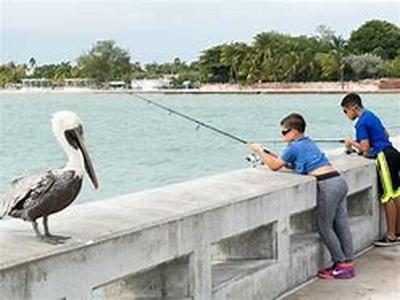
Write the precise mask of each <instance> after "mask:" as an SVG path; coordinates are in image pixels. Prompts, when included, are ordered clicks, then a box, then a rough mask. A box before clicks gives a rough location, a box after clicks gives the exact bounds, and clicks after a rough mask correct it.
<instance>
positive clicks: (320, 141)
mask: <svg viewBox="0 0 400 300" xmlns="http://www.w3.org/2000/svg"><path fill="white" fill-rule="evenodd" d="M395 128H400V125H394V126H390V127H386V128H385V129H387V130H392V129H395ZM312 140H313V141H314V142H316V143H342V144H343V143H344V142H345V139H334V138H332V139H312ZM260 142H263V143H269V144H279V143H286V142H285V141H283V140H280V139H269V140H261V141H260Z"/></svg>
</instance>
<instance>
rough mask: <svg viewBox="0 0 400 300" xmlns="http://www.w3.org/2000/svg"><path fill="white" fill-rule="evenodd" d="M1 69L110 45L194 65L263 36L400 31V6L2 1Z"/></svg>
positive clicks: (219, 0)
mask: <svg viewBox="0 0 400 300" xmlns="http://www.w3.org/2000/svg"><path fill="white" fill-rule="evenodd" d="M0 3H1V5H0V41H1V45H0V63H5V62H8V61H11V60H13V61H16V62H18V63H22V62H27V61H28V60H29V58H30V57H34V58H35V59H36V61H37V62H38V64H43V63H59V62H61V61H74V60H75V59H76V58H77V57H78V56H79V55H80V54H82V52H84V51H87V50H88V49H89V48H90V47H91V45H93V44H94V42H95V41H97V40H104V39H113V40H115V41H116V42H117V43H118V45H120V46H121V47H123V48H125V49H127V50H128V51H129V53H130V55H131V57H132V60H133V61H140V62H141V63H147V62H152V61H156V62H166V61H170V60H172V59H173V58H174V57H179V58H181V59H183V60H186V61H191V60H194V59H197V58H198V56H199V54H200V52H201V51H202V50H205V49H206V48H208V47H211V46H214V45H216V44H220V43H224V42H232V41H245V42H250V41H251V40H252V38H253V37H254V36H255V34H257V33H259V32H262V31H271V30H275V31H279V32H284V33H290V34H293V35H299V34H306V35H315V34H316V32H315V28H316V27H317V26H318V25H319V24H325V25H327V26H329V27H331V28H332V29H333V30H335V31H336V33H338V34H341V35H342V36H344V37H345V38H348V37H349V35H350V33H351V30H353V29H355V28H357V27H359V26H360V25H361V24H363V23H364V22H365V21H367V20H370V19H373V18H375V19H381V20H387V21H389V22H392V23H396V24H397V25H400V0H397V1H396V0H395V1H385V0H383V1H366V0H348V1H343V0H337V1H332V0H331V1H326V0H325V1H323V0H321V1H295V0H286V1H265V0H264V1H243V0H205V1H200V0H197V1H195V0H158V1H152V0H146V1H144V0H142V1H140V0H130V1H128V0H97V1H95V0H85V1H82V0H80V1H77V0H36V1H33V0H0Z"/></svg>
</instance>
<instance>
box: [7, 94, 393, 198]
mask: <svg viewBox="0 0 400 300" xmlns="http://www.w3.org/2000/svg"><path fill="white" fill-rule="evenodd" d="M146 97H149V98H150V99H153V100H157V101H159V102H161V103H163V104H165V105H168V106H170V107H173V108H175V109H177V110H179V111H181V112H184V113H187V114H189V115H191V116H194V117H197V118H199V119H201V120H203V121H205V122H209V123H211V124H213V125H214V126H217V127H219V128H221V129H224V130H226V131H229V132H231V133H233V134H236V135H238V136H240V137H242V138H243V139H245V140H262V139H270V138H279V126H278V123H279V120H280V119H281V117H283V116H284V115H286V114H288V113H290V112H294V111H296V112H300V113H302V114H303V115H304V116H305V118H306V120H307V122H308V128H307V131H308V134H309V135H310V136H313V137H318V138H342V137H346V136H351V135H352V132H353V129H352V123H350V122H349V121H348V120H347V119H346V118H345V116H344V115H343V113H342V112H341V109H340V108H339V107H338V105H337V104H338V102H339V101H340V98H341V95H339V94H338V95H169V96H167V95H147V96H146ZM363 99H364V102H365V104H366V105H367V106H368V107H369V108H371V109H372V110H374V111H375V112H377V113H378V114H379V115H380V116H381V117H382V119H383V120H384V123H385V125H386V126H393V125H398V124H399V123H400V118H399V116H400V95H398V94H397V95H393V94H392V95H364V96H363ZM65 109H68V110H72V111H75V112H77V113H78V114H79V115H80V117H81V118H82V120H83V122H84V124H85V130H86V139H87V143H88V145H87V146H88V149H89V153H90V154H91V157H92V159H93V163H94V167H95V169H96V171H97V175H98V178H99V182H100V190H98V191H96V192H93V191H92V190H91V189H90V187H89V184H88V181H85V186H84V190H83V192H82V193H81V195H80V196H79V200H78V201H79V202H85V201H92V200H99V199H104V198H107V197H110V196H115V195H119V194H124V193H129V192H133V191H138V190H143V189H149V188H153V187H157V186H162V185H166V184H169V183H174V182H180V181H183V180H188V179H193V178H197V177H202V176H206V175H211V174H216V173H221V172H226V171H229V170H234V169H240V168H247V167H251V166H250V165H249V164H248V163H247V162H246V161H245V160H244V157H245V156H246V155H247V149H246V147H244V146H243V145H242V144H239V143H237V142H235V141H233V140H230V139H228V138H226V137H223V136H220V135H217V134H216V133H214V132H211V131H209V130H207V129H204V128H203V129H200V130H196V126H195V125H194V124H192V123H189V122H188V121H186V120H183V119H180V118H178V117H176V116H174V115H168V113H166V112H164V111H161V110H159V109H158V108H156V107H154V106H151V105H148V104H146V103H144V102H141V101H139V100H135V98H134V97H133V96H129V95H115V94H114V95H105V94H98V95H95V94H46V93H43V94H0V111H1V114H0V116H1V120H0V121H1V122H0V136H1V139H0V192H4V191H5V189H6V188H7V185H8V183H9V182H10V180H12V179H13V178H15V177H16V176H19V175H23V174H28V173H34V172H41V171H43V170H46V169H48V168H51V167H61V166H63V165H64V164H65V162H66V157H65V154H64V152H63V150H62V149H61V148H60V146H59V145H58V143H57V141H56V140H55V138H54V136H53V133H52V131H51V128H50V118H51V114H52V113H53V112H55V111H58V110H65ZM399 130H400V128H397V129H395V130H392V131H391V133H392V134H400V132H399ZM337 146H338V145H335V144H321V147H323V148H325V149H327V148H333V147H337ZM268 147H269V148H272V149H274V150H276V151H279V150H280V149H281V147H282V144H274V145H268Z"/></svg>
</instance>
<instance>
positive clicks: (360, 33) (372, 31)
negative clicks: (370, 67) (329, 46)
mask: <svg viewBox="0 0 400 300" xmlns="http://www.w3.org/2000/svg"><path fill="white" fill-rule="evenodd" d="M349 48H350V50H351V52H353V53H355V54H364V53H372V54H375V55H378V56H380V57H381V58H382V59H393V58H395V57H396V56H397V55H398V54H400V28H399V27H398V26H396V25H395V24H392V23H389V22H387V21H381V20H371V21H368V22H366V23H365V24H363V25H362V26H361V27H360V28H358V29H357V30H355V31H353V32H352V33H351V36H350V39H349Z"/></svg>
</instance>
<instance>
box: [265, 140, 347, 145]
mask: <svg viewBox="0 0 400 300" xmlns="http://www.w3.org/2000/svg"><path fill="white" fill-rule="evenodd" d="M312 140H313V141H314V142H316V143H344V142H345V140H344V139H312ZM262 142H263V143H272V144H278V143H286V142H285V141H283V140H279V139H270V140H262Z"/></svg>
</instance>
